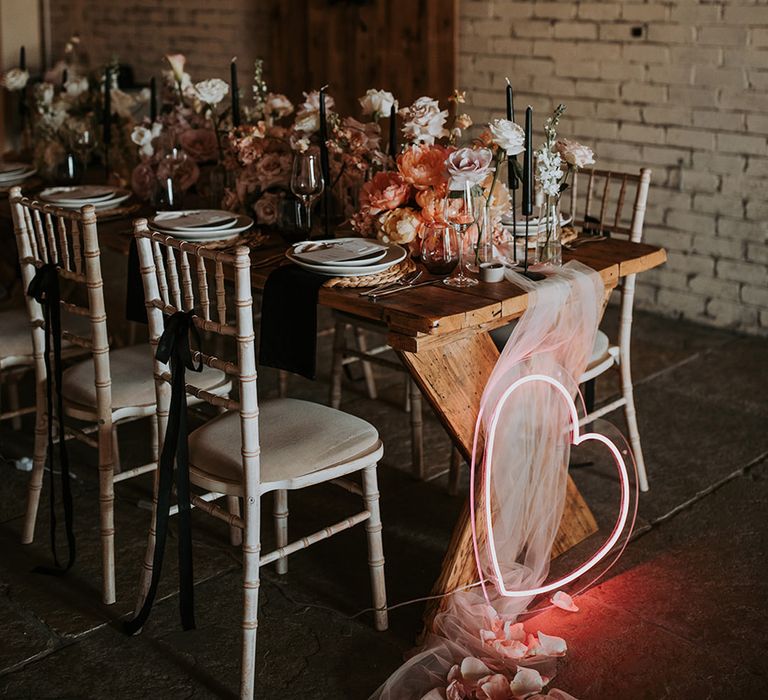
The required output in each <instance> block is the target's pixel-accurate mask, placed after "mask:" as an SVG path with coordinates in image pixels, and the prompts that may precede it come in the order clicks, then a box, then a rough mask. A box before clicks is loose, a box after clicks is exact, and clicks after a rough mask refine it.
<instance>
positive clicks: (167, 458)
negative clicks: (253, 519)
mask: <svg viewBox="0 0 768 700" xmlns="http://www.w3.org/2000/svg"><path fill="white" fill-rule="evenodd" d="M190 331H192V334H193V335H194V338H195V343H196V344H197V346H198V347H199V346H200V334H199V332H198V330H197V327H196V326H195V324H194V322H193V320H192V312H188V311H177V312H176V313H175V314H173V316H171V317H170V318H169V319H168V320H167V321H166V323H165V330H164V331H163V334H162V335H161V336H160V340H159V342H158V345H157V351H156V352H155V357H156V358H157V360H158V361H160V362H163V363H170V366H171V405H170V408H169V411H168V425H167V427H166V431H165V439H164V441H163V451H162V452H161V454H160V462H159V464H158V470H159V472H160V474H159V482H158V488H157V510H156V515H155V533H156V539H155V551H154V553H153V560H152V581H151V583H150V585H149V591H148V592H147V597H146V598H145V599H144V603H143V605H142V606H141V610H139V612H138V614H137V615H136V617H134V618H133V619H132V620H129V621H128V622H125V623H124V630H125V632H126V634H135V633H136V632H138V631H139V630H140V629H141V628H142V627H143V626H144V623H145V622H146V621H147V618H148V617H149V613H150V611H151V610H152V604H153V603H154V600H155V595H156V594H157V586H158V584H159V582H160V573H161V571H162V567H163V555H164V554H165V542H166V539H167V535H168V520H169V517H170V509H171V494H172V491H173V481H174V468H173V465H174V462H175V463H176V475H175V477H176V478H175V480H176V498H177V502H178V506H179V608H180V612H181V624H182V627H183V628H184V629H185V630H190V629H194V628H195V601H194V589H193V571H192V523H191V505H190V494H189V448H188V445H187V435H188V428H187V392H186V388H185V387H186V370H188V369H189V370H191V371H193V372H202V370H203V366H202V363H200V364H198V365H195V363H194V362H193V360H192V351H191V349H190V345H189V340H190V338H189V335H190Z"/></svg>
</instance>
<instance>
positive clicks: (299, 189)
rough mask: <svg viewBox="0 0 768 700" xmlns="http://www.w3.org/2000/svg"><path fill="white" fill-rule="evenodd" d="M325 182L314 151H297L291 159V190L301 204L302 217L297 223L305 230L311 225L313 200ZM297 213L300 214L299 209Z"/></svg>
mask: <svg viewBox="0 0 768 700" xmlns="http://www.w3.org/2000/svg"><path fill="white" fill-rule="evenodd" d="M324 187H325V183H324V182H323V174H322V171H321V169H320V158H319V157H318V156H317V155H316V154H314V153H297V154H296V155H295V157H294V159H293V171H292V173H291V192H293V194H295V195H296V197H298V198H299V200H300V201H301V204H302V209H303V214H304V218H303V220H302V221H299V225H300V227H301V228H303V229H304V230H305V231H309V229H310V228H311V227H312V222H311V220H310V211H311V207H312V202H314V201H315V200H316V199H317V198H318V197H319V196H320V195H321V194H322V192H323V188H324ZM297 213H299V214H301V213H302V212H301V210H299V211H298V212H297Z"/></svg>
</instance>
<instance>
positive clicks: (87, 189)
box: [40, 185, 125, 207]
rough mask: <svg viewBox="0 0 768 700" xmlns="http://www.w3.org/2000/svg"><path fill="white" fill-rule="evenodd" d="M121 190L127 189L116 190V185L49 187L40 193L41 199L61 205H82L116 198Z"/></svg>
mask: <svg viewBox="0 0 768 700" xmlns="http://www.w3.org/2000/svg"><path fill="white" fill-rule="evenodd" d="M120 192H125V190H116V189H115V188H114V187H106V186H102V185H85V186H77V187H48V188H47V189H44V190H43V191H42V192H41V193H40V199H44V200H45V201H46V202H51V204H59V205H61V206H78V207H82V206H84V205H86V204H93V205H96V204H97V203H99V202H105V201H107V200H110V199H114V198H115V197H116V196H118V193H120Z"/></svg>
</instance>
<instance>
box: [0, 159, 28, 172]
mask: <svg viewBox="0 0 768 700" xmlns="http://www.w3.org/2000/svg"><path fill="white" fill-rule="evenodd" d="M28 167H29V163H13V162H8V163H0V175H6V174H7V173H17V172H19V171H20V170H26V169H27V168H28Z"/></svg>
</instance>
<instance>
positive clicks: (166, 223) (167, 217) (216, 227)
mask: <svg viewBox="0 0 768 700" xmlns="http://www.w3.org/2000/svg"><path fill="white" fill-rule="evenodd" d="M208 213H210V214H227V215H229V216H230V217H231V220H230V221H225V222H223V223H220V224H210V225H206V226H177V225H175V224H174V223H173V221H174V219H178V217H179V216H185V215H192V214H208ZM239 218H240V217H239V216H238V215H237V214H233V213H232V212H228V211H224V210H220V209H187V210H185V211H160V212H158V213H157V214H155V216H153V217H152V218H151V219H150V220H149V225H150V227H152V228H156V227H160V228H162V229H164V230H166V231H184V232H187V233H204V232H208V233H211V232H213V233H216V232H218V231H222V230H225V229H229V228H234V227H236V226H237V224H238V219H239Z"/></svg>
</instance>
